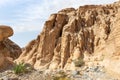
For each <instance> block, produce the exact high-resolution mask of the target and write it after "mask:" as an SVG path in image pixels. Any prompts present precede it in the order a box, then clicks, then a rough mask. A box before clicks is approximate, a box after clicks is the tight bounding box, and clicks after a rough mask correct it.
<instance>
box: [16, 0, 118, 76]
mask: <svg viewBox="0 0 120 80" xmlns="http://www.w3.org/2000/svg"><path fill="white" fill-rule="evenodd" d="M119 50H120V3H119V2H117V3H113V4H109V5H86V6H80V7H79V8H78V9H74V8H66V9H63V10H61V11H59V12H58V13H56V14H52V15H51V16H50V17H49V19H48V20H47V21H46V22H45V24H44V28H43V30H42V32H41V33H40V34H39V35H38V37H37V39H35V40H33V41H31V42H30V43H29V44H28V45H27V46H26V47H25V49H24V51H23V52H22V54H21V55H20V57H19V58H18V59H17V60H16V61H17V62H25V63H30V64H31V65H33V66H34V68H36V69H41V68H47V69H48V68H49V69H60V68H62V69H73V68H74V67H75V66H74V67H73V65H74V64H73V61H74V60H75V59H79V58H81V59H83V60H84V62H85V65H87V66H90V65H103V66H105V67H106V69H107V70H108V71H111V72H114V73H116V74H118V75H120V63H119V62H120V51H119ZM90 62H92V63H90ZM113 63H114V64H113Z"/></svg>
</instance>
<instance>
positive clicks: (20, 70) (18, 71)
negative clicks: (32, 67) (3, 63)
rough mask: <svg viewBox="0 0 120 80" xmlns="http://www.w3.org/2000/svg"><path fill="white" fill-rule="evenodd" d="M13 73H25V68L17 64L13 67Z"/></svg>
mask: <svg viewBox="0 0 120 80" xmlns="http://www.w3.org/2000/svg"><path fill="white" fill-rule="evenodd" d="M13 71H14V73H15V74H20V73H24V72H25V71H26V67H25V65H24V63H19V64H17V65H16V66H15V67H14V69H13Z"/></svg>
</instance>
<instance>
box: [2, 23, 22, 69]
mask: <svg viewBox="0 0 120 80" xmlns="http://www.w3.org/2000/svg"><path fill="white" fill-rule="evenodd" d="M12 35H13V30H12V28H10V27H9V26H4V25H0V70H3V69H5V68H8V67H10V66H12V65H13V60H15V59H16V58H18V57H19V55H20V54H21V52H22V51H21V48H20V47H19V46H18V45H16V44H15V43H14V42H12V41H11V40H10V39H8V37H10V36H12Z"/></svg>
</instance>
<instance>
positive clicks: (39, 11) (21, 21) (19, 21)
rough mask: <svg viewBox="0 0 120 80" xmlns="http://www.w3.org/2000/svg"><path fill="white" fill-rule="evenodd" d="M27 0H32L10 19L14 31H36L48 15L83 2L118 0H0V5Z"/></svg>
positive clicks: (93, 2) (94, 2) (100, 2)
mask: <svg viewBox="0 0 120 80" xmlns="http://www.w3.org/2000/svg"><path fill="white" fill-rule="evenodd" d="M27 1H28V2H30V1H32V2H30V3H29V4H28V3H27V4H28V5H24V8H23V9H18V10H16V12H15V14H14V17H15V18H14V20H13V21H11V26H13V28H14V30H15V31H16V32H24V31H32V30H33V31H36V30H37V31H38V30H40V29H42V27H43V24H44V21H45V20H47V18H48V17H49V15H50V14H51V13H56V12H57V11H59V10H61V9H63V8H67V7H74V8H78V7H79V6H81V5H85V4H105V3H112V2H114V1H118V0H69V1H68V0H52V1H51V0H0V6H1V5H8V4H9V3H11V4H18V3H20V2H27ZM37 1H38V2H37ZM8 6H9V5H8Z"/></svg>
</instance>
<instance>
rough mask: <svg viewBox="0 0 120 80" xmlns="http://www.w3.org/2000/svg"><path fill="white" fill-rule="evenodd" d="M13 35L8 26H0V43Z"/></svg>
mask: <svg viewBox="0 0 120 80" xmlns="http://www.w3.org/2000/svg"><path fill="white" fill-rule="evenodd" d="M12 35H13V29H12V28H11V27H10V26H5V25H0V41H3V40H4V39H6V38H8V37H10V36H12Z"/></svg>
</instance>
